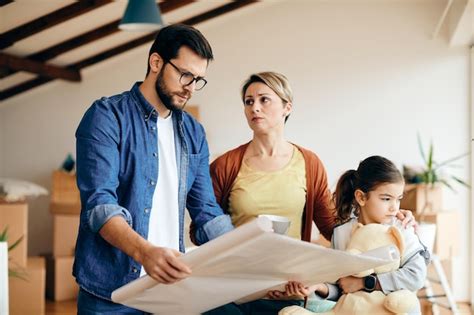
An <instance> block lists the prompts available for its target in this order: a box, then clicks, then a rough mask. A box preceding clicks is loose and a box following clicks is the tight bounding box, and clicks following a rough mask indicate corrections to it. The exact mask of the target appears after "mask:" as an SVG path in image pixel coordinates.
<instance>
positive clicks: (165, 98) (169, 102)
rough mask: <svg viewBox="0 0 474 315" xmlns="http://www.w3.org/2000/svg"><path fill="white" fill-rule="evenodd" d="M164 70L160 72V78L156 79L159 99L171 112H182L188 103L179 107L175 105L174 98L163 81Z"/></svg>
mask: <svg viewBox="0 0 474 315" xmlns="http://www.w3.org/2000/svg"><path fill="white" fill-rule="evenodd" d="M162 71H163V70H161V71H160V73H159V74H158V78H157V79H156V82H155V90H156V93H157V94H158V97H159V98H160V100H161V102H162V103H163V105H165V107H166V108H167V109H168V110H170V111H177V110H182V109H183V108H184V106H185V105H186V103H184V104H183V105H182V106H178V105H177V104H174V103H173V98H172V96H171V93H170V91H169V90H168V89H167V88H166V87H165V82H164V80H163V73H162Z"/></svg>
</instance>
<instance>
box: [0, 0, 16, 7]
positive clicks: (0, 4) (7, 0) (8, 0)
mask: <svg viewBox="0 0 474 315" xmlns="http://www.w3.org/2000/svg"><path fill="white" fill-rule="evenodd" d="M12 2H13V0H0V7H3V6H4V5H7V4H9V3H12Z"/></svg>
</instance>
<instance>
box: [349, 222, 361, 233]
mask: <svg viewBox="0 0 474 315" xmlns="http://www.w3.org/2000/svg"><path fill="white" fill-rule="evenodd" d="M363 226H364V225H363V224H362V223H357V224H354V226H352V231H351V235H354V233H355V231H357V230H358V229H359V228H361V227H363Z"/></svg>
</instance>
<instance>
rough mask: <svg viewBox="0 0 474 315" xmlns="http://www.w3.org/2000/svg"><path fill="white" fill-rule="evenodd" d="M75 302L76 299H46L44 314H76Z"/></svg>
mask: <svg viewBox="0 0 474 315" xmlns="http://www.w3.org/2000/svg"><path fill="white" fill-rule="evenodd" d="M76 304H77V301H76V300H70V301H63V302H53V301H50V300H46V315H59V314H61V315H76V314H77V307H76Z"/></svg>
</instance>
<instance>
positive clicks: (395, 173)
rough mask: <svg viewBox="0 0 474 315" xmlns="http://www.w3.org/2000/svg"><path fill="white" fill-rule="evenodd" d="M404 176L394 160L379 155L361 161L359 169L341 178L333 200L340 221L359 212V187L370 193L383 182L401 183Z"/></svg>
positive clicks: (349, 171) (347, 172)
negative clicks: (356, 198) (357, 192)
mask: <svg viewBox="0 0 474 315" xmlns="http://www.w3.org/2000/svg"><path fill="white" fill-rule="evenodd" d="M400 182H403V177H402V174H401V173H400V171H399V170H398V169H397V167H396V166H395V164H393V162H392V161H390V160H388V159H386V158H384V157H382V156H378V155H374V156H371V157H368V158H366V159H365V160H363V161H362V162H360V164H359V167H358V168H357V170H348V171H346V172H345V173H344V174H342V176H341V178H339V180H338V182H337V185H336V191H335V192H334V194H333V202H334V206H335V209H336V213H337V219H338V221H339V223H343V222H345V221H347V220H348V219H349V218H350V217H351V213H352V212H353V211H354V214H355V215H356V216H357V215H358V214H359V205H358V204H357V202H356V201H355V197H354V193H355V191H356V190H357V189H359V190H361V191H363V192H364V193H366V194H367V193H368V192H370V191H372V190H374V189H376V188H377V187H378V186H379V185H381V184H388V183H400Z"/></svg>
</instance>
